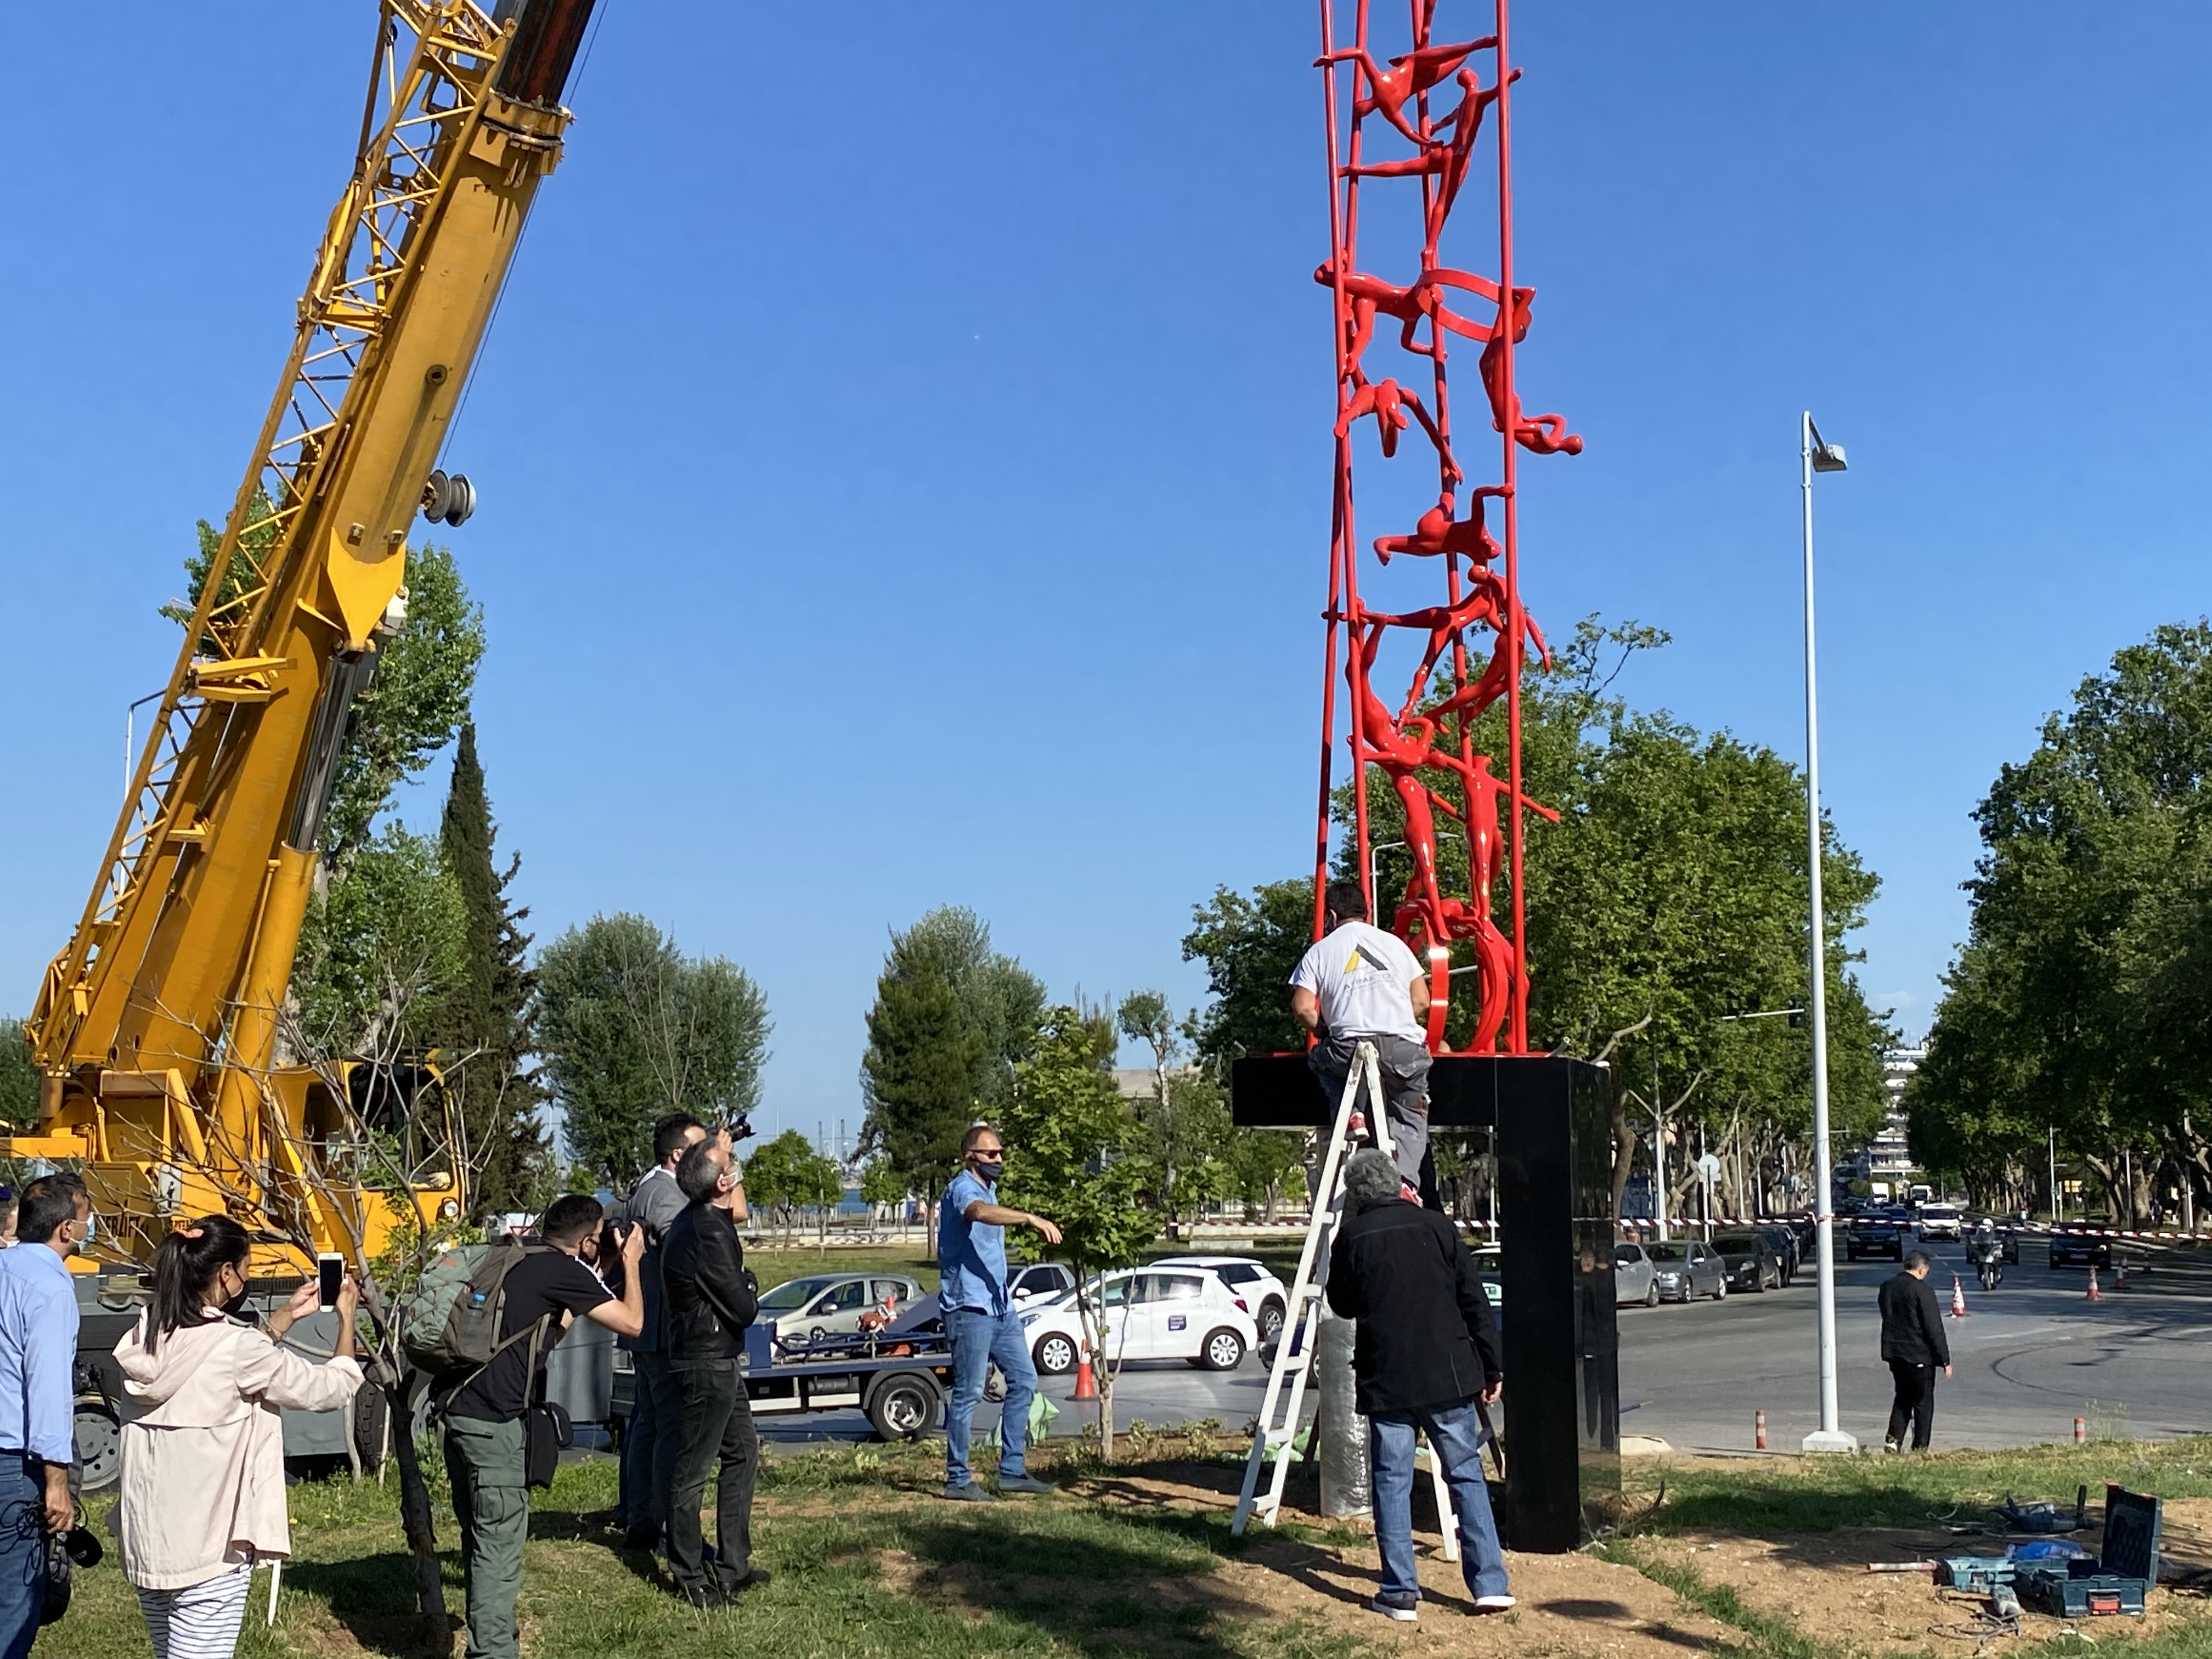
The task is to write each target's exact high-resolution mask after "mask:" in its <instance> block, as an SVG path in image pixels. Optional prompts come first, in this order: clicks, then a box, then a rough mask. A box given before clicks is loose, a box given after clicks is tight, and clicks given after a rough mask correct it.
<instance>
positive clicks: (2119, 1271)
mask: <svg viewBox="0 0 2212 1659" xmlns="http://www.w3.org/2000/svg"><path fill="white" fill-rule="evenodd" d="M2127 1287H2128V1259H2127V1257H2125V1256H2124V1255H2123V1256H2116V1257H2114V1258H2113V1260H2112V1288H2113V1289H2114V1290H2116V1291H2124V1290H2125V1289H2127Z"/></svg>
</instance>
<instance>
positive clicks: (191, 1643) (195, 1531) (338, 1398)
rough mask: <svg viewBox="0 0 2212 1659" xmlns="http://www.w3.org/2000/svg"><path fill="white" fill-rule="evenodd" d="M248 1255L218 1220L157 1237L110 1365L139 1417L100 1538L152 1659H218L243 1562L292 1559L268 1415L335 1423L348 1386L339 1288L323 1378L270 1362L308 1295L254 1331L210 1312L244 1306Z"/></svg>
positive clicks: (312, 1291)
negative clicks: (112, 1545) (119, 1495)
mask: <svg viewBox="0 0 2212 1659" xmlns="http://www.w3.org/2000/svg"><path fill="white" fill-rule="evenodd" d="M251 1249H252V1241H250V1240H249V1239H248V1238H247V1237H246V1231H245V1230H244V1229H243V1228H241V1227H240V1226H239V1225H238V1224H237V1223H236V1222H234V1221H233V1220H231V1219H230V1218H228V1217H227V1216H219V1215H211V1216H203V1217H202V1218H200V1219H199V1220H197V1221H196V1222H194V1223H192V1225H191V1226H189V1227H186V1228H185V1229H184V1230H183V1231H179V1232H173V1233H171V1234H170V1235H169V1236H168V1237H167V1238H165V1239H163V1240H162V1241H161V1246H160V1248H159V1249H157V1250H155V1253H154V1297H153V1302H152V1304H151V1305H150V1306H149V1307H148V1308H147V1310H146V1312H145V1313H144V1315H143V1316H142V1317H141V1318H140V1319H139V1322H138V1326H137V1329H136V1330H134V1331H133V1332H132V1333H131V1334H130V1335H129V1336H127V1337H125V1339H124V1340H123V1341H122V1343H121V1344H120V1345H119V1346H118V1347H117V1348H116V1350H115V1358H116V1360H117V1363H118V1364H120V1365H121V1366H122V1368H123V1375H124V1378H125V1390H126V1391H127V1392H128V1393H129V1395H130V1396H131V1400H132V1401H135V1402H136V1403H137V1405H138V1406H139V1407H142V1408H143V1412H142V1414H140V1415H138V1416H136V1417H134V1418H132V1419H131V1420H130V1421H129V1422H127V1423H125V1425H124V1429H123V1499H122V1502H121V1504H119V1505H118V1507H117V1509H116V1511H115V1521H114V1526H115V1534H116V1540H117V1542H118V1544H119V1545H120V1546H121V1550H122V1557H123V1572H124V1576H125V1577H126V1578H128V1579H129V1580H130V1581H131V1585H132V1587H133V1588H135V1589H137V1592H138V1602H139V1606H140V1607H142V1608H143V1610H144V1612H145V1614H146V1630H147V1633H148V1634H149V1636H150V1637H151V1638H153V1643H154V1654H155V1659H230V1656H231V1654H232V1652H233V1650H234V1649H235V1648H236V1646H237V1644H238V1632H239V1626H240V1624H241V1623H242V1622H243V1621H244V1619H245V1615H246V1589H247V1585H248V1583H249V1581H250V1579H251V1576H252V1571H253V1564H254V1562H256V1561H257V1560H266V1559H270V1558H271V1557H283V1556H286V1555H289V1554H290V1553H291V1552H292V1534H291V1529H290V1527H289V1524H288V1522H287V1519H286V1516H285V1501H284V1431H283V1421H282V1419H281V1418H280V1417H279V1415H278V1413H280V1412H281V1411H282V1410H283V1408H284V1407H291V1408H292V1409H294V1410H295V1411H309V1412H323V1411H331V1410H335V1409H336V1408H337V1407H340V1406H343V1405H344V1404H345V1402H346V1401H348V1400H349V1399H351V1398H352V1397H353V1394H354V1390H355V1389H358V1388H359V1387H360V1386H361V1380H362V1378H361V1367H360V1365H359V1364H356V1362H355V1360H354V1359H353V1357H352V1355H353V1332H354V1310H355V1308H356V1306H357V1305H358V1304H359V1302H360V1289H359V1287H358V1286H357V1285H355V1283H354V1282H353V1280H352V1279H350V1278H348V1279H346V1280H345V1281H344V1282H343V1285H341V1286H340V1288H339V1291H338V1297H337V1314H338V1321H337V1324H338V1332H337V1342H336V1344H335V1345H334V1347H333V1352H332V1355H331V1359H330V1361H329V1363H328V1364H315V1363H313V1361H311V1360H308V1359H306V1358H302V1357H301V1355H299V1354H297V1353H294V1352H290V1351H289V1350H287V1349H285V1348H283V1347H280V1346H277V1345H278V1342H279V1340H281V1339H282V1338H283V1334H284V1333H285V1332H286V1331H287V1330H289V1328H291V1326H292V1322H294V1321H295V1320H296V1319H299V1318H301V1317H302V1316H305V1315H307V1314H311V1313H313V1312H314V1311H315V1308H316V1304H317V1301H318V1297H319V1290H318V1286H317V1284H316V1281H314V1280H313V1279H310V1280H308V1281H307V1283H306V1284H305V1285H301V1287H300V1289H299V1291H298V1293H297V1294H296V1295H295V1296H294V1297H292V1299H291V1300H290V1301H289V1302H288V1303H286V1304H284V1306H283V1307H282V1308H280V1309H278V1310H276V1312H275V1313H273V1314H271V1315H270V1316H269V1317H268V1319H267V1321H266V1322H265V1323H264V1324H262V1325H259V1326H255V1325H252V1324H248V1323H246V1322H245V1321H243V1320H239V1319H234V1318H231V1317H229V1316H228V1315H226V1314H225V1313H224V1312H223V1310H224V1309H225V1308H227V1307H230V1306H232V1305H234V1304H236V1303H237V1302H239V1300H240V1298H242V1297H244V1296H245V1294H246V1261H247V1257H248V1255H249V1254H250V1253H251Z"/></svg>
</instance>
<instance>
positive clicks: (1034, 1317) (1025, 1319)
mask: <svg viewBox="0 0 2212 1659" xmlns="http://www.w3.org/2000/svg"><path fill="white" fill-rule="evenodd" d="M1043 1317H1044V1316H1043V1315H1042V1314H1041V1313H1025V1314H1024V1315H1023V1316H1022V1328H1023V1329H1024V1330H1027V1329H1029V1328H1030V1326H1032V1325H1034V1324H1036V1322H1037V1321H1038V1320H1040V1319H1042V1318H1043Z"/></svg>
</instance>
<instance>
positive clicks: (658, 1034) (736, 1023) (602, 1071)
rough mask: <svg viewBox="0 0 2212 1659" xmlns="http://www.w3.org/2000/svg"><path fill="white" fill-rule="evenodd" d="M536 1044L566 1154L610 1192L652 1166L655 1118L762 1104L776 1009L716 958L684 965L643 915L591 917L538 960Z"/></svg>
mask: <svg viewBox="0 0 2212 1659" xmlns="http://www.w3.org/2000/svg"><path fill="white" fill-rule="evenodd" d="M538 979H539V987H538V1000H539V1003H538V1006H539V1009H540V1014H539V1018H538V1048H539V1052H540V1053H541V1054H543V1055H544V1060H545V1072H546V1076H547V1079H548V1080H549V1081H550V1084H551V1085H552V1089H553V1096H554V1098H555V1099H556V1101H557V1102H558V1103H559V1104H560V1105H561V1107H562V1110H563V1112H564V1113H565V1115H566V1122H567V1135H568V1144H569V1146H571V1147H572V1148H574V1151H575V1152H576V1154H577V1156H578V1157H579V1158H582V1159H583V1160H584V1161H586V1163H588V1164H591V1166H592V1168H593V1169H594V1170H597V1171H599V1174H601V1175H602V1176H605V1179H606V1181H607V1182H608V1184H609V1185H610V1186H612V1187H615V1188H625V1187H628V1186H629V1185H630V1184H631V1183H632V1182H635V1180H636V1179H637V1177H638V1176H639V1175H640V1174H641V1173H642V1172H643V1170H645V1169H646V1168H647V1165H648V1164H650V1163H651V1152H652V1149H651V1147H650V1146H649V1144H648V1143H649V1141H650V1139H651V1136H652V1130H653V1121H654V1120H655V1119H657V1118H659V1117H661V1116H663V1115H665V1114H667V1113H669V1112H674V1111H689V1112H691V1113H693V1114H695V1115H697V1116H698V1117H700V1118H701V1119H702V1120H706V1121H718V1120H723V1119H727V1118H732V1117H735V1116H737V1115H739V1114H741V1113H745V1112H750V1111H751V1110H752V1109H754V1107H756V1106H757V1104H758V1103H759V1100H760V1068H761V1066H762V1063H763V1061H764V1060H766V1059H767V1056H768V1034H769V1018H768V1002H767V1000H766V999H765V998H764V997H763V996H762V994H761V993H760V991H759V988H758V987H756V986H755V985H754V983H753V981H752V980H751V978H750V976H749V975H747V974H746V973H745V971H744V969H742V968H740V967H738V965H737V964H736V963H732V962H730V961H728V960H726V958H723V957H703V958H689V957H685V956H684V954H683V953H682V952H681V951H679V950H678V948H677V945H676V942H675V940H674V939H671V938H669V937H667V936H666V935H665V934H664V933H661V931H660V929H659V928H658V927H654V926H653V923H651V922H650V921H647V920H646V919H645V918H644V917H642V916H638V915H627V914H625V915H612V916H605V915H601V916H594V917H592V920H591V921H589V922H588V923H586V925H585V926H584V927H580V928H577V927H572V928H570V929H569V930H568V932H567V933H563V934H562V936H561V937H560V938H559V939H556V940H554V942H553V943H552V944H551V945H549V946H548V947H546V949H545V951H544V953H543V955H541V956H540V957H539V958H538Z"/></svg>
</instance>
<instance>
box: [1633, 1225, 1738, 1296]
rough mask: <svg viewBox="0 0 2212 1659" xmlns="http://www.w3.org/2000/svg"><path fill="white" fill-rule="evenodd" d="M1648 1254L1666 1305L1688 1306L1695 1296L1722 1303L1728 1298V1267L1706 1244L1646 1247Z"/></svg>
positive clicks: (1670, 1243)
mask: <svg viewBox="0 0 2212 1659" xmlns="http://www.w3.org/2000/svg"><path fill="white" fill-rule="evenodd" d="M1644 1254H1645V1255H1648V1256H1650V1258H1651V1270H1652V1271H1651V1278H1652V1285H1653V1287H1654V1288H1655V1289H1656V1291H1658V1292H1659V1299H1660V1300H1661V1301H1662V1302H1687V1301H1688V1300H1689V1299H1690V1298H1691V1297H1695V1296H1709V1297H1712V1299H1713V1300H1714V1301H1716V1302H1718V1301H1719V1300H1720V1299H1721V1298H1722V1297H1724V1296H1726V1295H1727V1294H1728V1263H1727V1262H1726V1261H1723V1260H1722V1258H1721V1255H1720V1252H1719V1251H1717V1250H1716V1249H1713V1248H1712V1247H1711V1245H1709V1244H1706V1243H1704V1242H1703V1241H1702V1240H1699V1239H1694V1238H1684V1239H1673V1240H1667V1241H1662V1242H1660V1243H1651V1244H1646V1245H1645V1246H1644Z"/></svg>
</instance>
